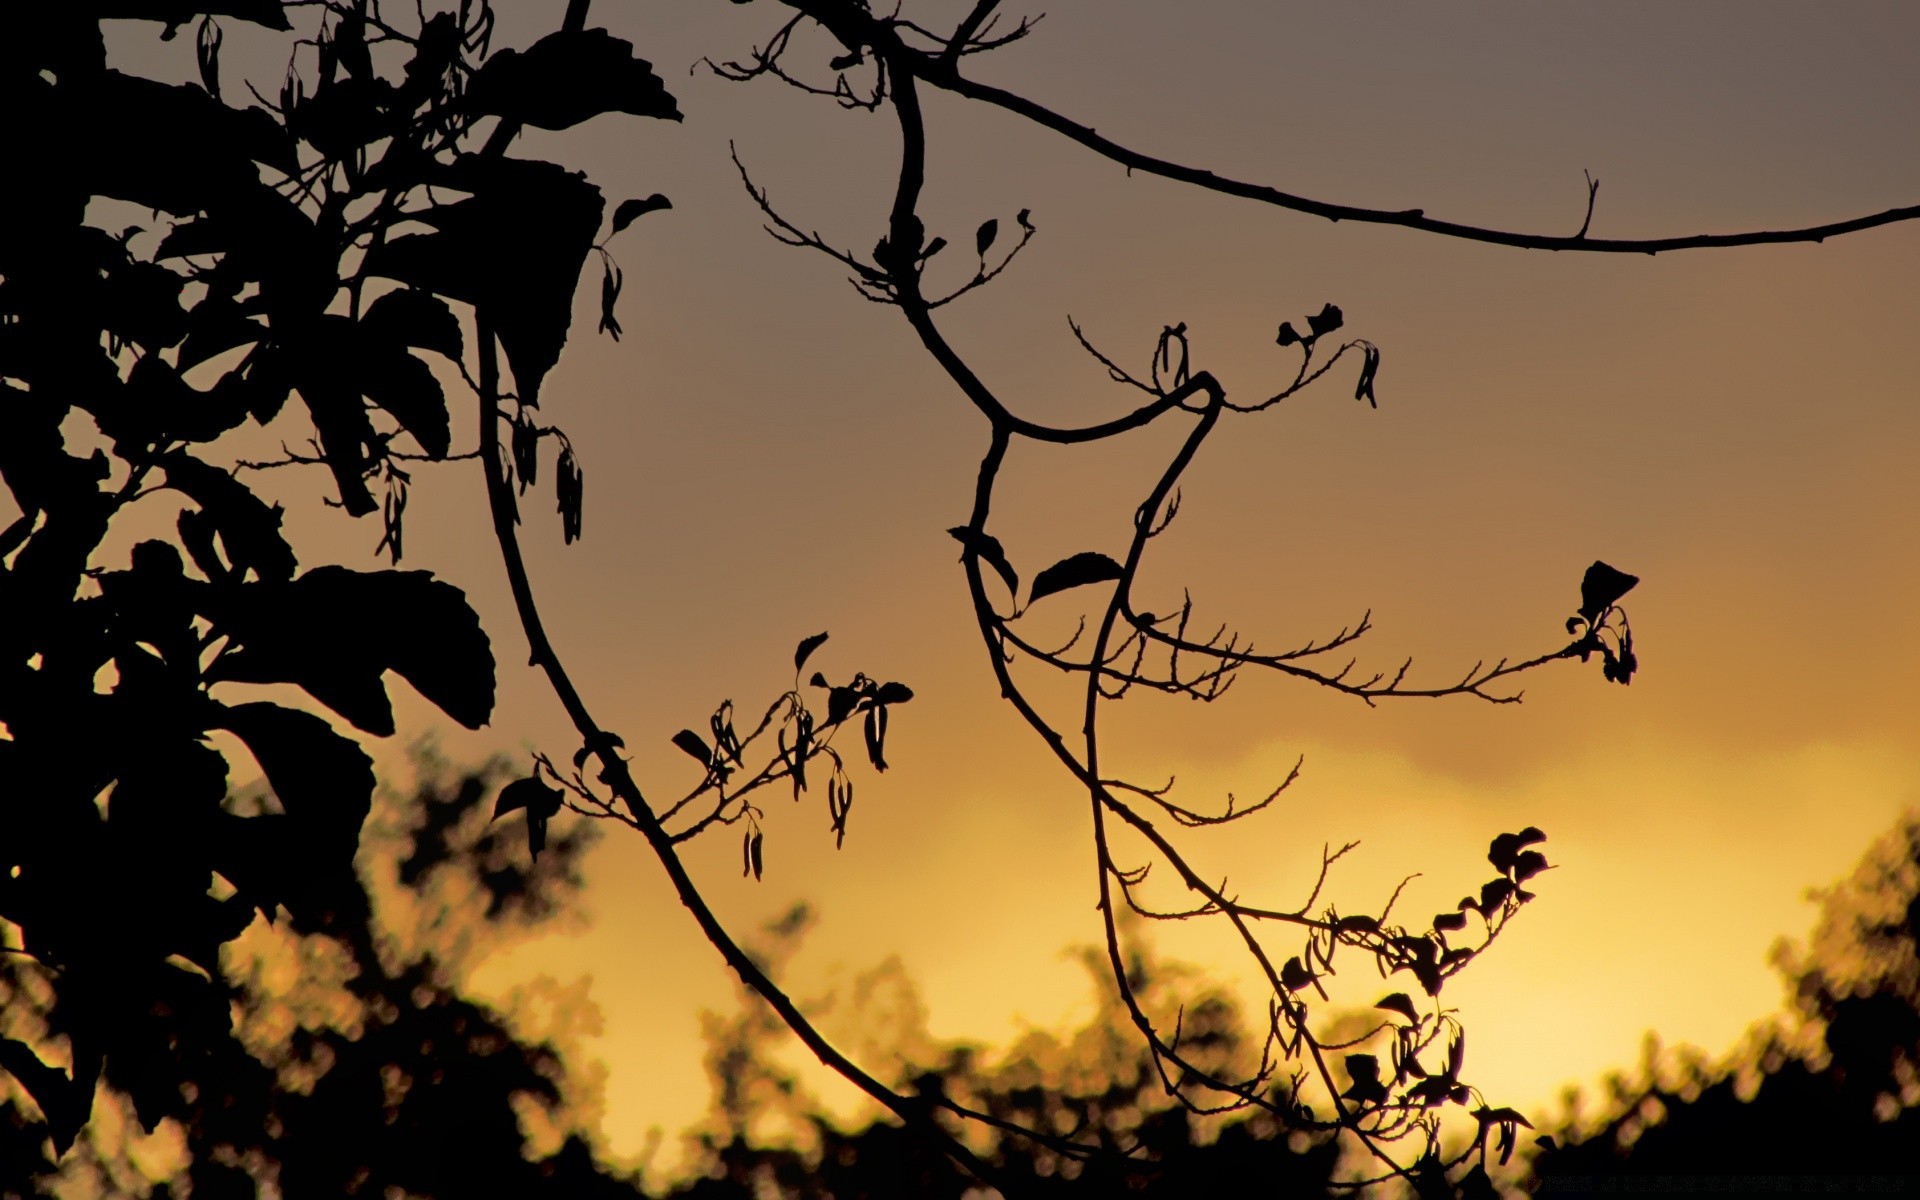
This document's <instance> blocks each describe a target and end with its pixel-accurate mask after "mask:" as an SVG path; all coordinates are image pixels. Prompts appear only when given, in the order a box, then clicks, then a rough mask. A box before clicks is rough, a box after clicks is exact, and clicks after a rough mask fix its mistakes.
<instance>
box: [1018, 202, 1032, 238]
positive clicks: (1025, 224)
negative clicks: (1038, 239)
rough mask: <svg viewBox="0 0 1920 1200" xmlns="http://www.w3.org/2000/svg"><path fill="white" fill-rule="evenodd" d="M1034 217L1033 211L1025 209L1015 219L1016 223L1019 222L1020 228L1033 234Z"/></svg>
mask: <svg viewBox="0 0 1920 1200" xmlns="http://www.w3.org/2000/svg"><path fill="white" fill-rule="evenodd" d="M1032 216H1033V210H1032V209H1030V208H1023V209H1021V210H1020V211H1019V212H1018V213H1017V214H1015V216H1014V218H1013V219H1014V220H1015V221H1016V222H1018V224H1019V226H1020V228H1022V229H1024V230H1026V231H1027V232H1028V233H1032V232H1033V221H1032V219H1031V218H1032Z"/></svg>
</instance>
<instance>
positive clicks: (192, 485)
mask: <svg viewBox="0 0 1920 1200" xmlns="http://www.w3.org/2000/svg"><path fill="white" fill-rule="evenodd" d="M159 465H160V466H161V467H162V468H163V469H164V470H165V471H166V473H167V486H168V487H171V488H174V489H176V490H178V491H180V492H183V493H185V494H186V495H187V496H188V497H189V498H190V499H192V500H193V502H194V503H195V504H198V505H199V506H200V510H201V512H203V513H205V514H206V517H207V519H208V520H209V521H211V522H212V525H213V528H214V529H215V530H216V531H218V532H219V534H220V542H221V545H222V546H223V547H224V548H225V549H226V555H227V561H228V562H229V563H231V564H232V566H233V569H234V570H236V571H246V570H249V569H251V570H252V571H253V572H254V574H256V575H258V576H259V577H260V578H261V579H263V580H278V581H284V580H288V579H291V578H293V572H294V568H295V566H296V562H295V559H294V556H293V548H292V547H291V546H289V545H287V540H286V539H285V538H284V537H282V536H281V534H280V517H281V511H280V506H279V505H277V504H276V505H274V506H273V507H271V508H269V507H268V506H267V504H266V502H265V501H263V500H261V499H260V498H259V497H258V496H256V495H254V494H253V492H252V491H250V490H249V489H248V488H247V486H246V485H245V484H243V483H241V482H240V481H239V480H238V479H236V478H235V477H234V476H233V475H232V474H230V473H229V472H226V471H222V470H221V469H219V468H218V467H215V466H212V465H210V464H208V463H204V462H202V461H200V460H199V459H197V458H194V457H193V456H192V455H190V454H188V453H187V452H186V451H184V450H176V451H173V452H172V453H169V454H165V455H162V456H161V457H160V459H159Z"/></svg>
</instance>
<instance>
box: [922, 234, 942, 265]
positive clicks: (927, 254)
mask: <svg viewBox="0 0 1920 1200" xmlns="http://www.w3.org/2000/svg"><path fill="white" fill-rule="evenodd" d="M946 248H947V239H945V238H943V237H937V238H935V239H933V240H932V241H930V242H928V243H927V248H926V249H924V250H922V251H921V252H920V261H921V262H925V261H927V260H928V259H929V258H932V257H933V256H934V255H936V254H938V253H940V252H941V251H942V250H945V249H946Z"/></svg>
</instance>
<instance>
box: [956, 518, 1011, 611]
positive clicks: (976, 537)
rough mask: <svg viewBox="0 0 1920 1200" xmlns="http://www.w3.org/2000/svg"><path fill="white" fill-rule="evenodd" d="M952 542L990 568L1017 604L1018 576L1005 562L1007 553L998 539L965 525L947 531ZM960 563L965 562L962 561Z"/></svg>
mask: <svg viewBox="0 0 1920 1200" xmlns="http://www.w3.org/2000/svg"><path fill="white" fill-rule="evenodd" d="M947 533H948V534H950V535H951V536H952V537H953V538H954V540H956V541H958V542H959V543H960V544H961V545H962V546H965V547H966V548H967V549H968V550H969V551H971V552H972V553H974V554H975V555H977V556H978V557H979V558H980V560H981V561H982V562H984V563H986V564H987V565H988V566H990V567H992V568H993V569H994V571H996V572H997V573H998V574H999V576H1000V579H1001V582H1003V583H1005V584H1006V585H1007V591H1008V593H1009V594H1011V595H1012V596H1013V598H1014V601H1015V602H1016V603H1017V602H1018V601H1019V599H1020V575H1019V573H1018V572H1016V571H1015V570H1014V569H1013V564H1011V563H1009V562H1008V561H1007V552H1006V550H1005V549H1004V548H1003V547H1002V546H1001V545H1000V539H999V538H997V537H994V536H993V535H992V534H990V533H980V532H976V531H975V530H973V529H971V528H969V527H968V526H965V525H955V526H954V527H953V528H952V529H949V530H947ZM961 561H963V562H964V561H965V560H964V559H962V560H961Z"/></svg>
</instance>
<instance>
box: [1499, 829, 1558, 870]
mask: <svg viewBox="0 0 1920 1200" xmlns="http://www.w3.org/2000/svg"><path fill="white" fill-rule="evenodd" d="M1546 840H1547V835H1546V834H1544V833H1542V832H1540V830H1539V829H1538V828H1537V827H1535V826H1532V825H1529V826H1527V827H1526V828H1525V829H1522V830H1521V831H1520V832H1519V833H1503V834H1501V835H1500V836H1499V837H1496V838H1494V839H1493V842H1492V844H1491V845H1489V846H1488V847H1487V861H1488V862H1490V863H1492V864H1493V865H1494V868H1495V869H1496V870H1498V871H1501V872H1503V873H1505V872H1508V871H1511V870H1513V863H1514V858H1515V856H1517V855H1518V854H1519V853H1520V851H1522V850H1524V849H1526V848H1527V847H1528V846H1532V845H1537V844H1538V843H1540V842H1544V841H1546Z"/></svg>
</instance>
